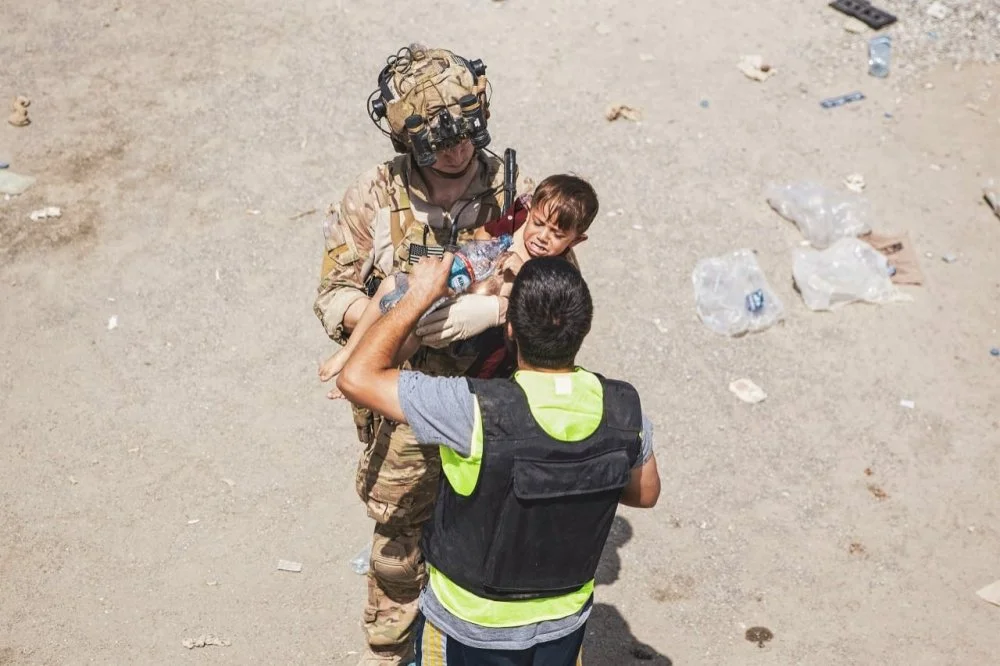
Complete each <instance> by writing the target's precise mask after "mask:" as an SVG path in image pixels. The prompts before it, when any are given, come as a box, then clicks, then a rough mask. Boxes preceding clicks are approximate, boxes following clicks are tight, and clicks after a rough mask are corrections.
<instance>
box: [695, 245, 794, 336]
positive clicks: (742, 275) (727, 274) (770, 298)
mask: <svg viewBox="0 0 1000 666" xmlns="http://www.w3.org/2000/svg"><path fill="white" fill-rule="evenodd" d="M691 281H692V283H693V284H694V300H695V306H696V307H697V310H698V316H699V317H701V320H702V321H703V322H704V323H705V325H706V326H708V327H709V328H710V329H712V330H713V331H715V332H716V333H720V334H722V335H743V334H744V333H747V332H755V331H762V330H764V329H765V328H768V327H770V326H772V325H774V324H775V323H777V322H779V321H781V320H782V319H784V318H785V308H784V306H783V305H782V304H781V300H780V299H779V298H778V297H777V295H775V293H774V291H773V290H772V289H771V285H769V284H768V283H767V278H766V277H764V271H762V270H761V269H760V265H758V264H757V257H756V256H755V255H754V253H753V251H752V250H737V251H736V252H732V253H730V254H727V255H723V256H721V257H712V258H709V259H702V260H701V261H699V262H698V263H697V264H696V265H695V267H694V272H693V273H692V274H691Z"/></svg>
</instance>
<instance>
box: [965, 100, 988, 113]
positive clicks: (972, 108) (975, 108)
mask: <svg viewBox="0 0 1000 666" xmlns="http://www.w3.org/2000/svg"><path fill="white" fill-rule="evenodd" d="M965 108H967V109H968V110H969V111H972V112H974V113H978V114H979V115H981V116H985V115H986V112H985V111H983V110H982V109H980V108H979V107H978V106H976V105H975V104H973V103H972V102H969V103H968V104H966V105H965Z"/></svg>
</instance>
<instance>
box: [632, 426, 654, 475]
mask: <svg viewBox="0 0 1000 666" xmlns="http://www.w3.org/2000/svg"><path fill="white" fill-rule="evenodd" d="M652 457H653V423H652V422H651V421H650V420H649V419H648V418H646V415H645V414H643V415H642V435H641V442H640V448H639V458H638V459H637V460H636V462H635V465H633V466H632V467H633V469H634V468H636V467H642V466H643V465H645V464H646V463H647V462H649V459H650V458H652Z"/></svg>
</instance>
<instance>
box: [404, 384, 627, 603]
mask: <svg viewBox="0 0 1000 666" xmlns="http://www.w3.org/2000/svg"><path fill="white" fill-rule="evenodd" d="M598 378H599V379H600V381H601V385H602V387H603V393H604V396H603V399H604V405H603V406H604V411H603V414H602V417H601V421H600V425H598V427H597V428H596V430H595V431H594V432H593V433H592V434H591V435H590V436H589V437H586V438H585V439H582V440H580V441H574V442H563V441H560V440H558V439H555V438H553V437H551V436H549V435H548V434H547V433H546V432H545V431H544V430H543V429H542V428H541V426H539V425H538V423H537V422H536V421H535V418H534V417H533V416H532V414H531V408H530V406H529V403H528V398H527V396H526V395H525V393H524V390H523V389H522V388H521V387H520V386H519V385H518V384H517V383H516V382H515V381H512V380H511V381H504V380H477V379H469V380H468V382H469V386H470V388H471V390H472V392H473V393H474V394H475V396H476V398H477V400H478V402H479V407H480V413H481V418H482V430H483V445H482V462H481V466H480V470H479V478H478V481H477V483H476V487H475V489H474V490H473V491H472V493H471V494H469V495H467V496H462V495H460V494H458V493H457V492H455V490H454V489H453V488H452V486H451V484H450V483H449V482H447V481H446V480H445V479H442V483H441V485H440V488H439V490H438V499H437V503H436V504H435V507H434V516H433V518H432V519H431V520H430V521H428V523H427V524H426V525H425V526H424V531H423V537H422V542H421V548H422V549H423V551H424V556H425V557H426V559H427V562H428V563H429V564H430V565H431V566H433V567H434V568H435V569H437V570H438V571H440V572H441V573H442V574H444V575H445V576H447V578H448V579H449V580H450V581H453V582H454V583H455V584H457V585H459V586H461V587H462V588H463V589H465V590H467V591H468V592H471V593H472V594H474V595H476V596H478V597H482V598H485V599H492V600H495V601H516V600H523V599H542V598H548V597H557V596H560V595H564V594H567V593H570V592H574V591H576V590H579V589H580V588H581V587H582V586H584V585H586V584H587V583H589V582H590V581H592V580H593V578H594V574H595V573H596V571H597V563H598V561H599V560H600V558H601V552H602V551H603V549H604V544H605V541H607V538H608V533H609V532H610V530H611V523H612V521H613V519H614V517H615V512H616V511H617V508H618V502H619V500H620V499H621V495H622V492H623V491H624V489H625V486H626V485H628V482H629V478H630V476H631V471H632V467H633V466H634V465H635V463H636V462H637V460H638V459H639V455H640V436H641V433H642V414H641V408H640V404H639V396H638V394H637V393H636V391H635V389H634V388H633V387H632V386H630V385H629V384H626V383H624V382H618V381H612V380H607V379H604V378H601V377H598Z"/></svg>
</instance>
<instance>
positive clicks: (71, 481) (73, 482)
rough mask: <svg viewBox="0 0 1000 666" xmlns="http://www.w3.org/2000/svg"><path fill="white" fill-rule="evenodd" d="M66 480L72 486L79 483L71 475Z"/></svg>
mask: <svg viewBox="0 0 1000 666" xmlns="http://www.w3.org/2000/svg"><path fill="white" fill-rule="evenodd" d="M66 480H67V481H69V482H70V483H71V484H72V485H74V486H75V485H76V484H78V483H80V482H79V481H77V480H76V477H75V476H73V475H70V476H68V477H66Z"/></svg>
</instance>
